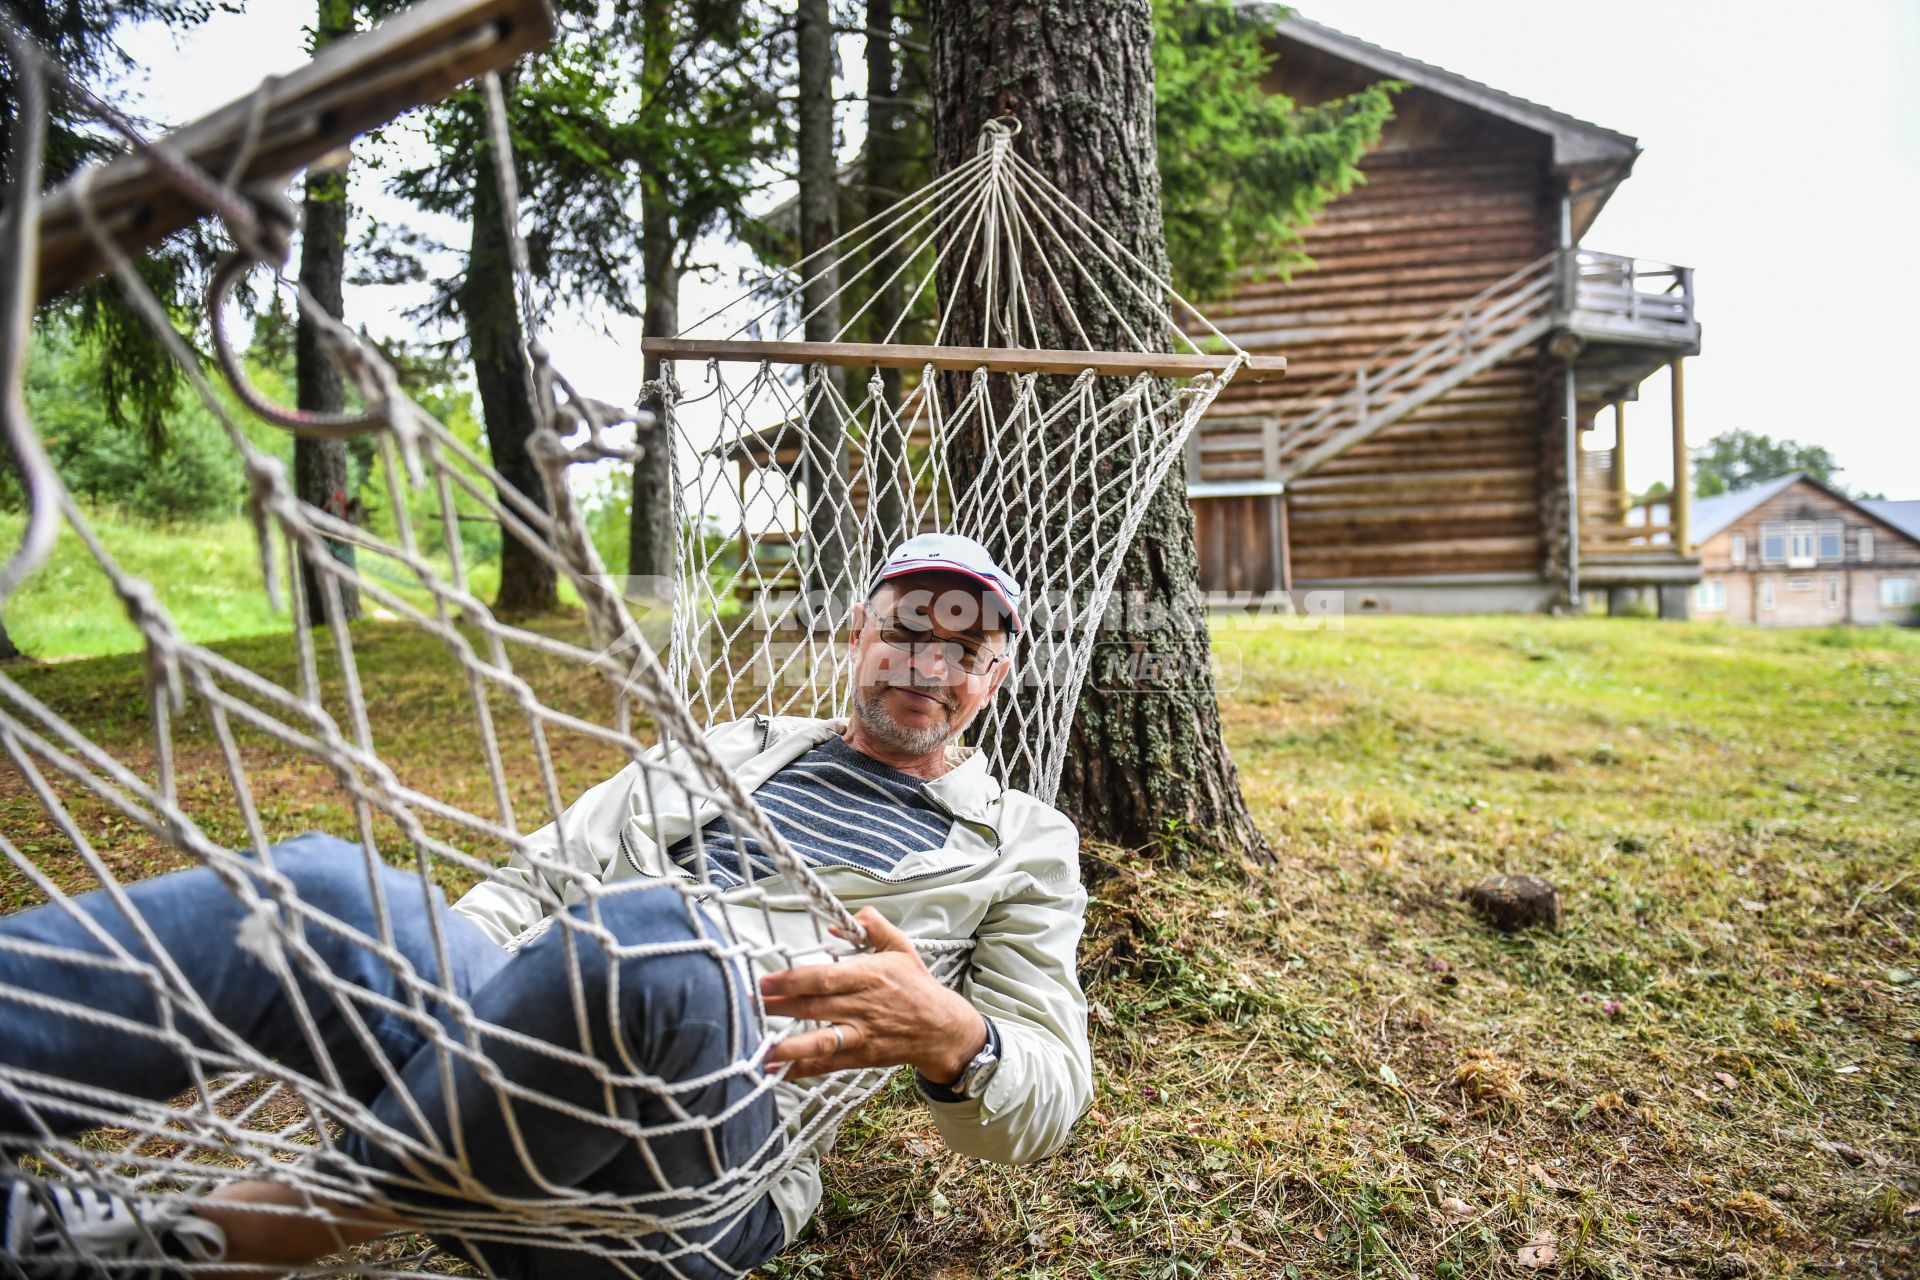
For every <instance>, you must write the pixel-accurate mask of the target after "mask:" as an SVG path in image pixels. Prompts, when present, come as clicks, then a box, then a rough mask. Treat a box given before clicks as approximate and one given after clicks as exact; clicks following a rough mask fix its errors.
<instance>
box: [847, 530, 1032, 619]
mask: <svg viewBox="0 0 1920 1280" xmlns="http://www.w3.org/2000/svg"><path fill="white" fill-rule="evenodd" d="M909 573H957V574H959V575H960V576H962V577H964V578H971V579H973V580H974V581H975V582H978V583H979V584H980V585H981V586H983V587H985V588H987V590H989V591H991V592H993V594H994V595H995V596H997V597H998V598H999V600H1000V604H1001V606H1002V607H1003V608H1005V609H1006V611H1007V621H1008V623H1009V624H1010V625H1011V626H1012V627H1013V629H1014V630H1015V631H1018V630H1020V597H1021V595H1022V594H1023V593H1022V592H1021V590H1020V584H1019V583H1018V582H1016V581H1015V580H1014V577H1013V575H1012V574H1010V573H1008V572H1007V571H1006V570H1005V569H1002V568H1001V567H1000V566H999V564H997V563H996V562H995V561H994V558H993V554H992V553H991V552H989V551H988V550H987V549H986V548H985V547H983V546H981V545H980V544H979V543H977V542H975V541H974V540H973V539H972V538H969V537H967V536H966V535H965V534H961V533H923V534H920V535H919V536H918V537H913V538H908V539H907V540H906V541H905V542H903V543H901V544H900V545H899V546H897V547H895V548H894V549H893V553H892V554H891V555H889V556H888V557H887V561H886V563H885V564H883V565H881V566H880V571H879V572H878V573H876V574H874V575H873V582H872V583H871V584H870V585H869V586H868V588H867V590H868V591H869V593H871V592H873V591H877V590H879V588H880V584H881V583H883V582H885V581H887V580H888V579H889V578H900V577H905V576H906V575H907V574H909Z"/></svg>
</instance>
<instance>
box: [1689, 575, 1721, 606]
mask: <svg viewBox="0 0 1920 1280" xmlns="http://www.w3.org/2000/svg"><path fill="white" fill-rule="evenodd" d="M1693 603H1694V604H1695V606H1697V607H1698V608H1701V609H1724V608H1726V607H1727V584H1726V583H1725V582H1723V581H1721V580H1720V579H1719V578H1705V579H1702V580H1701V583H1700V585H1699V586H1698V587H1695V588H1694V591H1693Z"/></svg>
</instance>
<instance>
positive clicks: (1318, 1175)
mask: <svg viewBox="0 0 1920 1280" xmlns="http://www.w3.org/2000/svg"><path fill="white" fill-rule="evenodd" d="M14 621H15V620H14V618H12V617H10V618H9V623H10V624H13V623H14ZM21 625H24V619H23V620H22V624H21ZM16 634H17V633H16ZM356 638H357V640H358V641H360V642H361V646H360V647H361V651H362V661H363V665H364V674H366V675H367V677H368V680H369V686H370V688H373V689H375V690H377V696H375V697H373V698H371V699H370V705H371V709H372V713H373V717H374V719H373V724H372V730H373V733H374V736H375V738H376V740H377V741H378V742H380V743H381V744H382V746H383V753H384V754H385V755H386V756H387V758H388V759H390V760H395V761H397V762H399V764H400V766H401V767H402V768H403V769H404V770H405V771H406V772H407V773H408V776H409V778H410V779H414V780H416V781H415V785H421V786H435V787H439V788H442V789H444V790H445V792H446V793H447V794H448V796H449V798H455V799H460V800H462V801H463V802H465V803H479V799H480V797H481V796H482V795H483V794H484V792H485V782H484V778H483V776H482V775H480V774H479V773H478V771H477V769H476V764H475V761H474V759H473V758H472V756H471V750H472V744H471V743H467V742H463V741H462V740H461V739H460V738H459V737H458V736H457V735H448V734H446V733H445V732H444V731H442V726H443V725H444V724H445V723H446V722H448V721H449V720H450V719H451V718H452V713H453V711H454V710H455V705H456V704H457V702H458V699H459V698H460V697H461V696H462V694H461V691H460V689H459V688H457V687H455V686H454V685H453V684H451V683H449V682H448V681H447V680H446V679H445V678H444V674H445V669H444V668H440V667H436V666H434V665H433V664H432V663H430V662H427V661H426V660H425V659H426V657H427V650H426V649H425V648H424V647H423V645H422V642H421V641H420V640H419V638H418V637H415V636H412V635H410V634H407V633H405V632H403V631H401V630H399V629H397V628H393V627H388V626H383V625H380V624H370V625H367V626H365V627H364V628H363V629H362V630H361V631H360V632H358V633H357V637H356ZM1216 643H1217V645H1218V646H1219V647H1220V648H1221V649H1222V650H1223V651H1229V652H1230V653H1231V655H1232V656H1231V658H1230V659H1229V662H1228V668H1229V670H1233V671H1237V672H1238V678H1237V683H1236V686H1235V687H1233V688H1232V689H1231V690H1229V692H1228V693H1227V696H1226V719H1227V725H1228V733H1229V738H1230V742H1231V746H1232V748H1233V751H1234V755H1235V758H1236V759H1237V760H1238V762H1239V765H1240V769H1241V773H1242V778H1243V782H1244V784H1245V786H1246V790H1247V794H1248V798H1249V800H1250V802H1251V803H1252V806H1253V809H1254V812H1255V814H1256V816H1257V817H1258V818H1259V820H1260V821H1261V823H1262V825H1263V826H1264V828H1265V829H1266V830H1267V831H1268V832H1269V833H1270V835H1271V837H1272V840H1273V843H1274V849H1275V855H1274V859H1273V861H1272V862H1271V863H1269V864H1265V865H1260V866H1243V865H1239V864H1231V865H1229V864H1222V863H1219V862H1215V861H1211V860H1209V859H1207V858H1205V857H1203V856H1199V855H1197V854H1196V853H1195V851H1193V850H1191V849H1186V848H1182V847H1181V846H1179V845H1178V844H1177V843H1174V844H1170V845H1169V846H1167V847H1166V848H1164V849H1162V850H1160V851H1158V853H1157V856H1155V857H1152V858H1146V857H1141V856H1139V855H1137V854H1128V853H1124V852H1122V851H1118V850H1113V849H1105V848H1093V847H1090V848H1088V849H1087V850H1086V872H1087V876H1088V879H1089V882H1090V887H1091V889H1092V892H1093V894H1094V895H1095V905H1094V907H1093V913H1092V919H1091V921H1090V928H1089V934H1088V938H1087V942H1086V944H1085V946H1084V949H1083V969H1084V972H1085V976H1086V978H1087V982H1088V990H1089V994H1090V995H1091V997H1092V999H1093V1000H1094V1002H1095V1004H1094V1018H1095V1026H1094V1056H1095V1066H1096V1072H1097V1077H1098V1086H1097V1088H1098V1091H1097V1097H1096V1101H1095V1105H1094V1108H1093V1110H1092V1111H1091V1112H1090V1114H1089V1115H1088V1116H1087V1117H1086V1118H1085V1119H1084V1120H1083V1121H1082V1123H1081V1125H1080V1126H1079V1128H1078V1129H1077V1131H1076V1133H1075V1136H1074V1139H1073V1141H1072V1142H1071V1144H1070V1145H1069V1147H1068V1148H1067V1149H1066V1150H1065V1151H1064V1152H1063V1153H1062V1154H1061V1155H1059V1156H1058V1157H1056V1158H1055V1159H1053V1160H1052V1161H1049V1162H1047V1163H1045V1164H1042V1165H1039V1166H1036V1167H1032V1168H1026V1169H1012V1170H1010V1169H1003V1168H997V1167H992V1166H984V1165H976V1164H973V1163H971V1162H969V1161H966V1160H964V1159H962V1158H960V1157H957V1156H953V1155H950V1154H947V1153H946V1152H945V1151H944V1148H942V1147H941V1146H940V1144H939V1142H938V1139H937V1138H936V1136H935V1134H934V1131H933V1129H932V1127H931V1125H930V1124H928V1123H927V1122H926V1120H925V1118H924V1112H923V1111H922V1110H921V1109H920V1108H919V1107H918V1106H917V1104H916V1102H915V1100H914V1098H913V1095H912V1092H911V1089H910V1086H909V1085H907V1083H906V1082H905V1081H901V1082H899V1083H897V1084H896V1086H895V1087H894V1088H893V1089H892V1090H891V1091H890V1092H889V1093H888V1094H886V1095H885V1096H883V1098H882V1099H881V1100H879V1101H878V1102H876V1103H875V1104H874V1105H872V1106H870V1107H869V1108H868V1109H867V1110H866V1111H865V1112H863V1113H862V1114H861V1115H860V1116H858V1117H857V1118H856V1119H855V1120H854V1121H853V1122H852V1123H851V1124H850V1125H849V1126H848V1129H847V1131H846V1133H845V1135H844V1137H843V1141H842V1143H841V1147H840V1149H839V1152H838V1153H837V1154H836V1156H835V1158H834V1160H833V1162H832V1164H831V1167H830V1169H829V1171H828V1182H827V1188H828V1191H827V1199H826V1202H825V1204H824V1206H823V1209H822V1212H821V1214H820V1216H819V1217H818V1219H817V1220H816V1222H815V1225H814V1227H813V1228H812V1230H811V1232H810V1234H809V1235H808V1237H807V1238H806V1239H805V1240H803V1241H802V1242H801V1243H799V1244H798V1245H796V1246H795V1247H794V1248H793V1249H791V1250H789V1251H788V1252H787V1253H786V1254H785V1255H784V1256H783V1257H782V1258H780V1259H778V1260H777V1261H776V1262H775V1263H773V1264H772V1265H771V1266H770V1268H769V1271H770V1273H771V1274H776V1275H781V1276H793V1277H811V1276H820V1277H829V1276H858V1277H861V1278H862V1280H876V1278H878V1277H885V1276H897V1277H921V1276H946V1277H959V1276H973V1275H1007V1276H1059V1277H1069V1276H1072V1277H1110V1278H1114V1280H1118V1278H1119V1277H1142V1278H1146V1277H1167V1278H1169V1280H1172V1278H1175V1277H1185V1276H1197V1275H1220V1276H1232V1275H1245V1276H1262V1277H1269V1276H1270V1277H1335V1276H1340V1277H1348V1276H1360V1275H1368V1276H1371V1275H1380V1276H1402V1277H1405V1276H1418V1277H1479V1276H1487V1275H1516V1276H1525V1275H1554V1276H1576V1277H1588V1276H1596V1277H1597V1276H1609V1277H1611V1276H1620V1277H1630V1276H1702V1277H1735V1276H1773V1275H1826V1274H1844V1275H1860V1276H1886V1277H1893V1276H1913V1275H1916V1274H1920V1245H1917V1244H1916V1241H1920V977H1916V974H1920V918H1917V917H1920V633H1914V632H1895V631H1845V632H1773V633H1767V632H1759V631H1747V630H1736V629H1732V628H1728V627H1724V626H1715V625H1706V624H1665V623H1657V622H1638V621H1626V620H1613V621H1608V620H1578V621H1564V620H1553V619H1546V618H1486V619H1405V618H1401V619H1394V618H1368V619H1355V620H1350V621H1349V622H1348V624H1347V627H1346V629H1345V630H1342V631H1327V632H1307V631H1294V630H1289V629H1285V628H1283V627H1281V626H1279V625H1277V624H1273V623H1268V624H1262V625H1256V626H1240V625H1235V624H1231V623H1222V624H1221V626H1220V627H1219V629H1218V630H1217V632H1216ZM28 647H29V648H31V646H30V645H29V646H28ZM224 649H225V651H226V652H229V653H230V654H231V655H232V656H234V657H235V658H236V659H238V660H240V661H243V662H246V663H248V664H249V665H255V666H258V667H259V668H260V669H262V670H263V671H266V672H268V673H270V674H275V675H277V676H279V677H280V678H285V677H286V676H287V675H290V674H291V671H292V667H291V665H290V655H288V654H287V653H285V652H284V650H285V649H286V641H285V640H284V638H280V637H267V638H262V639H256V640H248V641H235V642H233V643H231V644H230V645H228V646H224ZM529 661H530V665H529V674H530V679H532V680H533V682H534V683H535V685H536V686H537V687H539V688H540V689H541V691H542V692H543V694H546V695H547V696H549V697H551V698H553V699H555V700H557V701H561V702H566V701H567V700H569V699H572V700H575V701H577V703H578V705H579V706H580V707H581V708H583V709H584V708H586V707H588V706H589V705H591V694H592V689H591V684H590V681H589V680H588V678H587V677H585V676H583V675H582V674H581V673H578V672H569V671H566V670H564V669H561V668H559V667H551V668H542V667H540V666H539V665H538V663H537V662H533V661H532V660H531V659H530V660H529ZM436 673H438V674H436ZM10 674H11V675H12V676H13V678H15V679H17V680H18V681H19V682H20V683H21V684H22V685H24V686H25V687H26V688H27V689H28V690H30V691H31V692H33V693H34V694H36V695H37V696H39V697H41V698H44V699H45V700H47V701H48V702H49V703H51V704H53V705H55V706H57V707H60V708H61V709H63V710H64V711H65V712H66V713H67V714H68V715H69V716H70V717H71V718H72V719H74V721H75V722H76V723H78V724H80V725H81V727H83V728H85V729H87V730H88V731H89V732H90V733H92V734H94V735H95V736H96V737H98V738H100V739H102V740H103V741H106V742H108V743H109V744H111V745H113V746H114V747H115V749H116V751H117V752H119V753H121V754H123V755H125V756H126V757H127V758H129V759H130V760H131V761H132V762H133V763H134V764H135V766H136V767H144V765H145V764H147V763H149V762H150V753H148V754H147V755H143V754H142V753H143V752H145V750H146V749H145V748H144V746H143V745H142V744H143V742H144V735H145V715H146V711H145V699H144V694H143V693H142V691H141V683H140V679H141V663H140V661H139V660H138V659H137V658H135V657H131V656H128V657H120V658H105V659H96V660H88V661H75V662H65V663H59V664H53V665H48V666H43V667H39V668H16V669H14V670H13V671H12V672H11V673H10ZM189 718H190V717H189ZM245 750H246V751H247V752H249V753H251V754H250V755H249V759H248V763H249V767H250V769H254V770H256V771H257V772H258V773H259V774H260V775H261V776H262V777H264V778H265V779H267V785H265V786H264V787H263V788H261V793H262V794H263V795H265V796H266V797H267V800H266V804H267V809H268V817H267V820H268V822H269V824H270V826H271V827H272V828H273V829H274V830H275V834H292V833H294V832H295V831H298V830H302V829H306V828H307V827H310V826H321V827H328V828H334V829H340V820H341V818H342V817H343V815H344V810H343V809H342V808H341V806H340V805H339V803H338V800H337V797H336V796H335V795H334V794H333V792H332V790H331V784H330V782H329V781H328V779H327V778H325V777H324V776H320V775H318V774H317V771H314V770H312V769H310V768H306V767H304V766H303V765H302V764H301V762H300V761H298V760H297V759H294V758H292V757H290V756H289V755H288V753H286V752H284V751H280V750H277V749H273V748H270V747H268V746H266V745H265V744H259V743H249V744H246V746H245ZM557 755H558V758H559V761H560V766H559V767H560V771H561V773H562V777H563V780H564V782H565V783H566V785H568V786H569V787H571V788H573V789H575V790H577V789H578V788H579V787H581V786H584V785H586V784H587V783H589V782H591V781H593V780H595V779H596V778H597V777H598V776H599V772H600V771H601V770H602V769H604V768H605V767H607V762H606V761H605V760H604V759H602V758H601V755H602V753H597V752H596V750H595V749H594V748H593V747H592V746H591V744H580V745H577V746H567V745H564V744H563V745H562V747H561V748H560V749H559V751H558V752H557ZM182 761H183V766H182V767H183V777H182V790H183V793H184V794H186V795H187V796H188V797H189V798H190V801H192V802H194V803H197V804H199V805H201V806H202V809H203V811H204V812H205V813H206V814H207V815H208V821H209V823H210V824H211V826H212V828H213V829H214V830H215V831H216V833H218V834H220V835H221V838H232V831H233V830H234V825H233V824H232V822H231V821H230V820H229V821H228V822H227V824H226V826H224V827H222V826H220V825H219V820H218V803H219V796H220V787H219V781H218V778H217V768H216V765H217V753H215V752H213V751H212V750H211V748H209V747H206V746H204V745H200V746H195V745H194V744H193V743H191V742H187V743H186V744H185V745H183V747H182ZM516 761H517V763H514V765H513V768H514V770H515V772H514V778H515V786H516V787H522V786H523V785H524V788H525V792H524V793H525V794H526V795H527V796H529V797H531V796H532V795H533V783H532V775H531V772H530V771H529V770H528V768H527V765H526V761H525V760H524V759H521V758H518V757H516ZM112 823H113V820H112V819H111V818H110V817H108V816H107V815H105V814H104V813H103V812H97V811H90V812H88V813H86V814H85V815H83V824H85V825H88V829H89V830H90V831H93V832H97V834H99V835H100V837H101V838H102V841H103V849H104V850H106V851H107V852H108V854H109V856H110V859H111V860H113V861H114V862H115V865H116V866H117V867H119V868H120V869H121V871H122V873H123V874H138V873H142V872H145V871H149V870H155V869H158V868H160V867H162V866H164V865H168V857H167V854H166V851H165V850H164V849H163V848H162V847H160V846H157V845H154V844H153V843H152V842H150V841H147V840H146V839H145V837H144V836H140V835H137V834H135V833H131V832H128V831H126V830H125V829H124V827H120V828H116V827H114V826H113V825H112ZM0 830H4V831H5V832H6V833H7V834H8V835H9V836H11V837H13V838H14V839H15V840H16V842H19V843H22V844H32V845H40V846H42V847H44V849H45V858H46V864H47V865H48V867H49V870H50V871H52V872H53V873H54V874H55V875H56V877H57V878H59V879H62V880H65V881H67V882H68V883H71V884H76V885H77V884H80V883H83V882H84V873H83V871H82V869H81V868H80V867H79V866H78V864H77V863H75V862H73V861H72V860H71V859H70V858H67V856H66V855H65V854H64V853H63V852H62V851H61V847H60V843H59V842H58V841H57V840H56V839H54V838H53V837H52V835H51V828H50V827H49V826H48V825H47V824H46V823H45V822H44V821H43V820H42V818H41V817H40V816H39V812H38V808H37V806H36V805H35V803H34V802H33V800H32V798H31V796H30V795H29V794H28V793H27V791H26V789H25V787H24V786H23V785H22V784H21V782H20V779H19V778H18V776H17V774H14V773H12V772H8V773H6V774H4V775H0ZM342 834H347V832H346V831H345V830H344V829H342ZM1496 871H1530V872H1536V873H1538V874H1542V875H1545V876H1548V877H1550V878H1552V879H1553V880H1555V881H1556V882H1557V883H1559V884H1560V885H1561V887H1562V889H1563V890H1564V892H1565V897H1566V909H1567V919H1566V928H1565V929H1564V931H1563V932H1561V933H1558V934H1537V933H1536V934H1528V935H1522V936H1518V937H1505V936H1502V935H1499V934H1496V933H1494V932H1492V931H1491V930H1489V929H1488V928H1486V927H1485V926H1483V925H1481V924H1480V923H1478V922H1477V921H1476V920H1475V919H1474V918H1473V917H1472V915H1471V914H1470V912H1469V911H1468V910H1467V908H1466V907H1465V906H1464V905H1463V904H1462V903H1461V902H1460V901H1459V892H1460V890H1461V888H1462V887H1464V886H1466V885H1468V884H1470V883H1472V882H1473V881H1474V880H1476V879H1478V878H1479V877H1480V876H1482V875H1485V874H1488V873H1491V872H1496ZM12 874H13V873H10V872H0V875H12ZM454 887H458V886H457V883H456V884H455V885H454ZM0 891H3V892H4V905H6V906H18V905H21V904H23V903H25V902H27V901H30V900H31V899H32V892H31V890H30V889H29V887H28V886H26V885H25V884H23V883H21V882H20V880H19V877H17V876H14V877H13V878H12V879H9V880H6V881H5V882H4V883H0ZM1529 1264H1532V1265H1529Z"/></svg>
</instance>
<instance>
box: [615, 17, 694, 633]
mask: <svg viewBox="0 0 1920 1280" xmlns="http://www.w3.org/2000/svg"><path fill="white" fill-rule="evenodd" d="M672 19H673V5H672V3H671V0H646V2H645V6H644V7H643V9H642V10H641V16H640V31H641V39H642V42H643V44H642V49H641V64H640V91H641V98H642V100H644V101H652V100H655V99H657V98H658V97H660V96H661V95H663V94H665V93H666V92H667V80H668V78H669V77H670V76H672V74H673V61H674V52H675V51H674V45H673V20H672ZM656 163H657V164H658V165H659V168H658V169H657V170H655V171H654V172H653V173H651V174H648V175H646V176H644V177H643V178H642V185H641V196H640V198H641V209H640V265H641V273H642V275H643V277H644V279H643V283H644V286H645V288H646V305H645V306H644V308H643V309H642V311H641V314H640V332H641V333H642V334H644V335H645V336H646V337H649V338H676V337H679V336H680V253H681V249H682V245H681V243H680V233H679V229H678V228H677V227H676V226H675V225H674V222H675V219H674V214H675V209H674V192H673V190H672V185H671V183H670V182H669V180H668V178H667V176H666V175H667V174H668V173H670V172H671V169H672V160H671V158H670V157H667V156H660V157H658V158H657V160H656ZM661 370H662V362H661V361H660V360H659V359H658V358H656V357H653V356H648V357H646V359H645V360H644V362H643V363H642V365H641V373H640V376H641V378H642V379H643V380H645V381H646V382H647V383H649V384H651V383H653V382H654V381H655V380H657V379H658V378H659V377H660V375H661ZM640 407H641V408H642V409H645V410H649V411H651V412H652V413H653V415H654V424H655V425H654V427H653V429H652V430H647V429H645V428H642V430H641V432H640V436H639V441H638V443H639V445H640V448H641V450H642V453H641V455H640V457H639V458H638V459H636V460H635V462H634V464H633V505H632V510H631V511H630V512H629V515H628V520H627V573H628V575H629V576H630V577H634V578H645V577H655V578H665V579H667V580H668V581H671V580H672V578H673V572H674V560H675V556H676V554H677V553H676V551H675V549H674V532H675V530H674V527H673V454H672V452H671V450H672V448H673V442H672V440H671V438H670V436H669V433H668V431H667V428H666V402H665V400H664V399H663V398H662V397H661V396H659V395H657V394H646V393H643V394H642V395H641V397H640ZM654 594H655V596H656V597H657V598H662V599H664V598H667V597H666V596H665V594H663V593H660V592H655V593H654Z"/></svg>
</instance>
